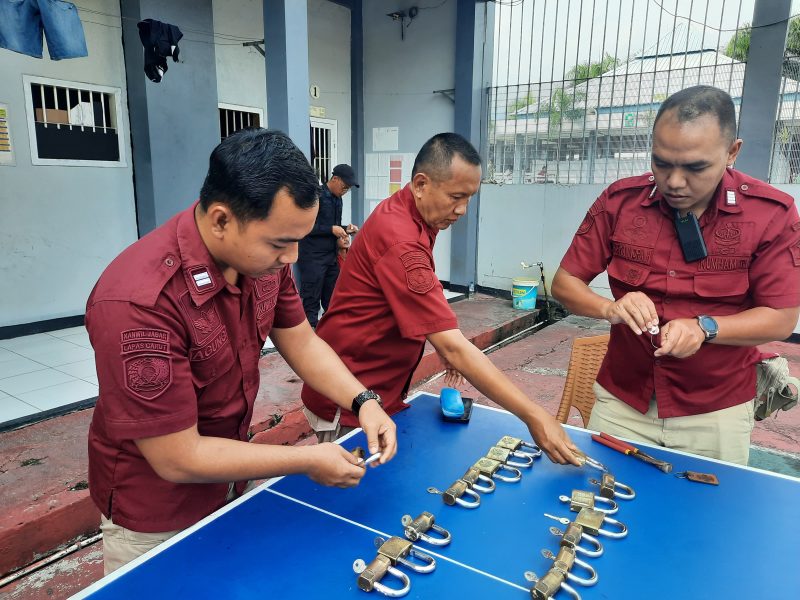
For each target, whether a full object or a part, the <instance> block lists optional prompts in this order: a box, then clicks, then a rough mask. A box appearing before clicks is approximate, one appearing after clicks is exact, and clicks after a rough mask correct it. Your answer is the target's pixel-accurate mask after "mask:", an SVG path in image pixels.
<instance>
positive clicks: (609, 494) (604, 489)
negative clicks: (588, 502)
mask: <svg viewBox="0 0 800 600" xmlns="http://www.w3.org/2000/svg"><path fill="white" fill-rule="evenodd" d="M600 495H601V496H602V497H603V498H613V497H614V476H613V475H612V474H611V473H603V477H602V478H601V479H600Z"/></svg>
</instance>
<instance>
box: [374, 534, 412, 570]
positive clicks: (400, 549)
mask: <svg viewBox="0 0 800 600" xmlns="http://www.w3.org/2000/svg"><path fill="white" fill-rule="evenodd" d="M411 545H412V544H411V542H409V541H408V540H404V539H403V538H401V537H397V536H396V535H395V536H392V537H390V538H389V539H388V540H386V541H385V542H383V544H381V546H380V547H379V548H378V554H381V555H383V556H385V557H386V558H388V559H389V560H390V561H391V563H392V566H396V565H397V561H398V560H399V559H401V558H405V557H406V556H408V553H409V552H410V551H411Z"/></svg>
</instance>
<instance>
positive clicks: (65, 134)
mask: <svg viewBox="0 0 800 600" xmlns="http://www.w3.org/2000/svg"><path fill="white" fill-rule="evenodd" d="M24 85H25V95H26V104H27V107H28V122H29V129H30V138H31V159H32V161H33V164H39V165H47V164H70V165H94V166H123V165H124V164H125V157H124V151H123V145H122V143H121V139H120V137H121V136H120V131H119V111H120V90H119V88H107V87H103V86H95V85H89V84H83V83H71V82H57V81H55V80H52V79H45V78H41V77H31V76H25V77H24Z"/></svg>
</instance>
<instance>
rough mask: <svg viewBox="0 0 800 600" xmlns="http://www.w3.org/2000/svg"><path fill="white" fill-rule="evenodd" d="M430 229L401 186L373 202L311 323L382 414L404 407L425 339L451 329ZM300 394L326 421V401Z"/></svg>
mask: <svg viewBox="0 0 800 600" xmlns="http://www.w3.org/2000/svg"><path fill="white" fill-rule="evenodd" d="M436 233H437V230H435V229H433V228H431V227H429V226H428V225H427V224H426V223H425V221H424V220H423V219H422V216H421V215H420V214H419V211H418V210H417V207H416V204H415V203H414V196H413V195H412V194H411V191H410V190H409V188H408V187H405V188H403V189H402V190H400V191H399V192H397V193H396V194H394V195H393V196H391V197H390V198H388V199H386V200H384V201H383V202H381V203H380V204H379V205H378V206H377V208H376V209H375V210H374V211H373V213H372V214H371V215H370V217H369V219H367V221H366V223H364V227H362V228H361V230H360V231H359V233H358V235H357V236H356V239H355V241H354V242H353V245H352V246H351V247H350V251H349V252H348V254H347V260H345V261H344V267H343V269H342V274H341V275H340V277H339V281H338V283H337V284H336V293H335V294H334V296H333V300H332V301H331V305H330V308H329V309H328V311H327V312H326V313H325V314H324V315H323V317H322V320H321V321H320V323H319V325H318V327H317V335H318V336H319V337H321V338H322V339H323V340H325V341H326V342H327V343H328V344H329V345H330V346H331V348H333V349H334V351H336V353H337V354H338V355H339V357H340V358H341V359H342V361H344V364H345V365H347V368H348V369H350V371H351V372H352V373H353V374H354V375H355V376H356V377H357V378H358V380H359V381H360V382H361V383H363V384H364V385H365V386H367V387H368V388H370V389H372V390H374V391H375V392H377V393H378V394H380V396H381V398H382V399H383V401H384V408H385V410H386V412H387V413H388V414H390V415H391V414H394V413H396V412H397V411H399V410H401V409H402V408H404V404H403V398H404V397H405V393H406V391H407V390H408V385H409V382H410V379H411V375H412V373H413V371H414V369H415V368H416V366H417V364H418V363H419V361H420V359H421V358H422V352H423V350H424V348H425V339H426V337H425V336H426V335H428V334H430V333H436V332H438V331H446V330H448V329H456V328H458V321H457V319H456V316H455V314H454V313H453V310H452V309H451V308H450V305H449V304H448V303H447V300H446V299H445V297H444V293H443V290H442V284H441V283H439V279H438V278H437V277H436V273H435V272H434V264H433V254H432V251H433V244H434V241H435V240H436ZM302 398H303V403H304V404H305V405H306V407H307V408H308V409H309V410H310V411H311V412H313V413H314V414H316V415H317V416H319V417H322V418H323V419H326V420H328V421H332V420H333V418H334V416H335V415H336V410H337V408H338V407H337V405H336V404H335V403H334V402H332V401H331V400H328V399H327V398H325V397H324V396H322V395H320V394H319V393H317V392H315V391H314V390H312V389H311V388H310V387H308V386H303V392H302ZM340 422H341V424H342V425H344V426H348V427H352V426H358V419H357V418H356V416H355V415H353V413H351V412H350V411H343V412H342V416H341V419H340Z"/></svg>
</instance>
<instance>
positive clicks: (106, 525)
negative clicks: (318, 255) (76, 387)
mask: <svg viewBox="0 0 800 600" xmlns="http://www.w3.org/2000/svg"><path fill="white" fill-rule="evenodd" d="M318 195H319V186H318V184H317V182H316V177H315V175H314V172H313V170H312V169H311V166H310V165H309V163H308V160H306V158H305V156H303V154H302V152H300V150H299V149H298V148H297V147H296V146H295V145H294V144H293V143H292V141H291V140H290V139H289V138H288V137H287V136H286V135H285V134H283V133H281V132H276V131H266V130H263V129H258V130H256V129H253V130H246V131H243V132H240V133H237V134H235V135H232V136H230V137H228V138H226V139H225V140H224V141H223V142H222V143H221V144H220V145H219V146H217V148H216V149H215V150H214V152H213V153H212V155H211V160H210V165H209V171H208V175H207V177H206V180H205V183H204V184H203V189H202V191H201V192H200V200H199V202H197V203H195V204H193V205H192V206H191V207H189V208H188V209H186V210H185V211H183V212H181V213H178V214H177V215H176V216H175V217H173V218H172V219H170V220H169V221H168V222H167V223H165V224H164V225H162V226H161V227H159V228H158V229H156V230H155V231H153V232H152V233H150V234H149V235H147V236H145V237H144V238H142V239H141V240H139V241H138V242H136V243H134V244H133V245H132V246H130V247H129V248H128V249H127V250H125V251H124V252H123V253H122V254H120V255H119V256H118V257H117V258H116V259H115V260H114V262H112V263H111V265H109V267H108V268H107V269H106V270H105V271H104V272H103V274H102V275H101V276H100V280H99V281H98V282H97V285H96V286H95V288H94V290H93V291H92V294H91V296H90V298H89V301H88V304H87V308H86V326H87V329H88V330H89V336H90V339H91V342H92V346H93V347H94V350H95V357H96V361H97V377H98V381H99V383H100V396H99V398H98V400H97V407H96V408H95V412H94V416H93V419H92V424H91V427H90V429H89V485H90V490H91V495H92V499H93V500H94V502H95V504H96V505H97V507H98V508H99V509H100V511H101V512H102V514H103V517H102V523H101V529H102V530H103V542H104V559H105V569H106V572H107V573H108V572H110V571H112V570H114V569H116V568H117V567H119V566H121V565H122V564H124V563H126V562H128V561H130V560H132V559H133V558H135V557H136V556H138V555H140V554H143V553H144V552H146V551H147V550H149V549H150V548H153V547H154V546H156V545H157V544H159V543H160V542H162V541H164V540H165V539H167V538H169V537H171V536H172V535H174V534H176V533H178V531H180V530H181V529H184V528H186V527H189V526H190V525H193V524H194V523H196V522H197V521H199V520H201V519H202V518H204V517H206V516H207V515H209V514H210V513H212V512H213V511H215V510H217V509H218V508H220V507H221V506H223V505H224V504H225V503H226V502H227V501H229V500H230V499H232V498H234V497H236V496H238V495H240V494H241V493H242V491H243V490H244V489H245V486H246V485H247V481H248V480H251V479H260V478H266V477H272V476H275V475H286V474H292V473H303V474H305V475H307V476H308V477H310V478H312V479H314V480H315V481H317V482H320V483H322V484H325V485H336V486H339V487H347V486H353V485H357V484H358V482H359V480H360V479H361V477H362V476H363V475H364V468H363V467H361V466H358V465H356V464H355V463H356V460H357V459H356V458H355V457H354V456H352V455H351V454H350V453H348V452H347V451H346V450H344V449H343V448H341V447H340V446H337V445H334V444H322V445H318V446H304V447H297V448H293V447H287V446H269V445H264V444H251V443H248V427H249V425H250V420H251V418H252V415H253V402H254V400H255V396H256V392H257V391H258V385H259V371H258V359H259V358H260V351H261V347H262V346H263V345H264V341H265V339H266V338H267V336H268V335H269V336H270V337H271V339H272V340H273V342H274V343H275V347H276V348H277V349H278V351H279V352H280V353H281V354H282V355H283V357H284V358H285V359H286V362H288V363H289V365H290V366H291V367H292V369H294V371H295V372H296V373H297V374H298V375H299V376H300V377H302V378H303V379H304V380H306V381H308V383H309V385H311V386H313V387H314V388H316V389H318V390H320V391H321V392H323V393H324V394H326V395H328V396H329V397H331V398H333V399H334V401H335V402H336V403H337V404H339V405H341V406H345V407H347V408H351V407H352V406H353V405H354V404H358V405H359V406H360V407H361V410H360V416H359V423H360V425H361V426H362V427H363V428H364V431H365V432H366V434H367V438H368V444H369V447H370V451H372V452H376V451H378V450H381V451H382V453H383V456H382V457H381V462H386V461H387V460H389V459H391V457H392V456H393V455H394V453H395V447H396V440H395V426H394V423H393V422H392V420H391V419H390V418H389V417H388V416H387V415H386V413H385V412H384V411H383V410H382V409H381V407H380V399H379V398H376V397H375V395H374V394H371V392H369V390H366V389H365V387H364V386H363V385H362V384H361V383H360V382H359V381H358V380H357V379H356V378H355V377H353V375H352V374H351V373H350V372H348V370H347V369H346V368H345V366H344V365H343V364H342V362H341V360H339V358H338V357H337V356H336V354H335V353H334V352H333V351H332V350H331V349H330V347H328V345H327V344H325V342H323V341H322V340H320V339H319V338H318V337H317V336H316V335H315V334H314V332H313V330H312V329H311V327H310V326H309V324H308V321H307V320H306V318H305V314H304V312H303V306H302V304H301V302H300V299H299V297H298V295H297V289H296V288H295V285H294V281H293V280H292V276H291V271H290V265H291V263H292V262H294V261H295V260H296V259H297V243H298V240H300V239H302V238H303V237H304V236H305V235H306V234H307V233H308V232H309V231H310V230H311V227H312V226H313V224H314V219H315V217H316V214H317V198H318Z"/></svg>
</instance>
